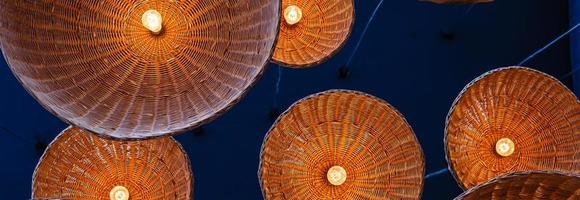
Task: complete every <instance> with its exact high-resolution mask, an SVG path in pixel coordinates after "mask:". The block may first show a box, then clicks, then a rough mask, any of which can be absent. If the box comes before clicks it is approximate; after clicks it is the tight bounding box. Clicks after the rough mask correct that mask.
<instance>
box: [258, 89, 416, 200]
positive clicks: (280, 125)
mask: <svg viewBox="0 0 580 200" xmlns="http://www.w3.org/2000/svg"><path fill="white" fill-rule="evenodd" d="M424 173H425V161H424V157H423V152H422V150H421V146H420V145H419V143H418V141H417V138H416V136H415V134H414V133H413V130H412V129H411V127H410V126H409V124H408V123H407V121H406V120H405V118H404V117H403V116H402V115H401V114H400V113H399V112H398V111H397V110H396V109H395V108H393V107H392V106H391V105H389V104H388V103H387V102H385V101H383V100H381V99H378V98H376V97H373V96H370V95H368V94H364V93H360V92H355V91H348V90H331V91H326V92H322V93H319V94H315V95H312V96H309V97H306V98H304V99H302V100H300V101H298V102H296V103H295V104H294V105H292V106H291V107H290V108H289V109H288V110H287V111H286V112H285V113H284V114H282V115H281V116H280V118H278V120H277V121H276V122H275V123H274V125H273V126H272V128H271V129H270V131H269V132H268V134H267V136H266V138H265V140H264V143H263V145H262V151H261V156H260V169H259V179H260V184H261V187H262V192H263V195H264V198H265V199H419V198H420V197H421V192H422V187H423V183H424V180H423V176H424Z"/></svg>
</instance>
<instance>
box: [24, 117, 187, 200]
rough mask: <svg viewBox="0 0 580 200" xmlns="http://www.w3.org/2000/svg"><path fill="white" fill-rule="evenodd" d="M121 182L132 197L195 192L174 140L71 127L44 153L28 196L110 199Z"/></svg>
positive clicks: (182, 196)
mask: <svg viewBox="0 0 580 200" xmlns="http://www.w3.org/2000/svg"><path fill="white" fill-rule="evenodd" d="M119 185H120V186H124V187H126V188H127V189H128V191H129V193H130V199H159V200H165V199H182V200H189V199H192V196H193V180H192V174H191V168H190V164H189V160H188V158H187V155H186V154H185V152H184V151H183V149H182V148H181V146H180V145H179V144H178V143H177V142H176V141H175V140H174V139H173V138H171V137H163V138H158V139H151V140H145V141H115V140H106V139H103V138H100V137H97V136H95V135H94V134H90V133H88V132H85V131H82V130H81V129H79V128H73V127H71V128H68V129H66V130H65V131H64V132H63V133H61V134H60V135H59V136H58V137H57V138H56V140H55V141H54V142H53V143H52V144H51V145H50V146H49V147H48V149H47V151H46V152H45V153H44V155H43V156H42V158H41V160H40V163H39V164H38V166H37V168H36V171H35V172H34V178H33V188H32V197H33V198H34V199H95V200H97V199H99V200H109V192H110V191H111V189H113V188H114V187H115V186H119Z"/></svg>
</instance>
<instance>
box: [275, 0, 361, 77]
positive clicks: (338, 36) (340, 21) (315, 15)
mask: <svg viewBox="0 0 580 200" xmlns="http://www.w3.org/2000/svg"><path fill="white" fill-rule="evenodd" d="M353 24H354V2H353V0H282V16H281V20H280V33H279V34H278V42H277V44H276V50H275V51H274V55H273V57H272V60H273V61H274V62H275V63H278V64H281V65H283V66H286V67H291V68H305V67H311V66H315V65H318V64H320V63H322V62H324V61H326V60H328V59H329V58H330V57H332V56H333V55H334V54H336V53H337V52H338V51H339V50H340V49H341V48H342V46H343V45H344V43H345V42H346V40H347V39H348V38H349V36H350V33H351V30H352V27H353Z"/></svg>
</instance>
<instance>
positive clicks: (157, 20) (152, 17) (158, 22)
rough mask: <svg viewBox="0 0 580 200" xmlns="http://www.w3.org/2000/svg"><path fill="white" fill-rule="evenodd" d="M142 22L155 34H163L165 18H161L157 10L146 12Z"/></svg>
mask: <svg viewBox="0 0 580 200" xmlns="http://www.w3.org/2000/svg"><path fill="white" fill-rule="evenodd" d="M141 22H142V23H143V26H145V28H147V29H149V31H151V32H152V33H153V34H159V32H161V28H162V23H163V18H161V14H160V13H159V12H157V11H156V10H148V11H145V13H143V16H141Z"/></svg>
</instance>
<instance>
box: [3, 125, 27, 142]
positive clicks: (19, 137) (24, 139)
mask: <svg viewBox="0 0 580 200" xmlns="http://www.w3.org/2000/svg"><path fill="white" fill-rule="evenodd" d="M0 131H1V132H4V133H7V135H10V136H12V137H14V138H16V139H18V140H20V141H22V142H25V143H28V144H35V143H34V142H32V140H28V139H26V138H24V137H22V136H21V135H18V134H16V133H14V132H12V131H11V130H10V129H8V128H6V127H4V126H0Z"/></svg>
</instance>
